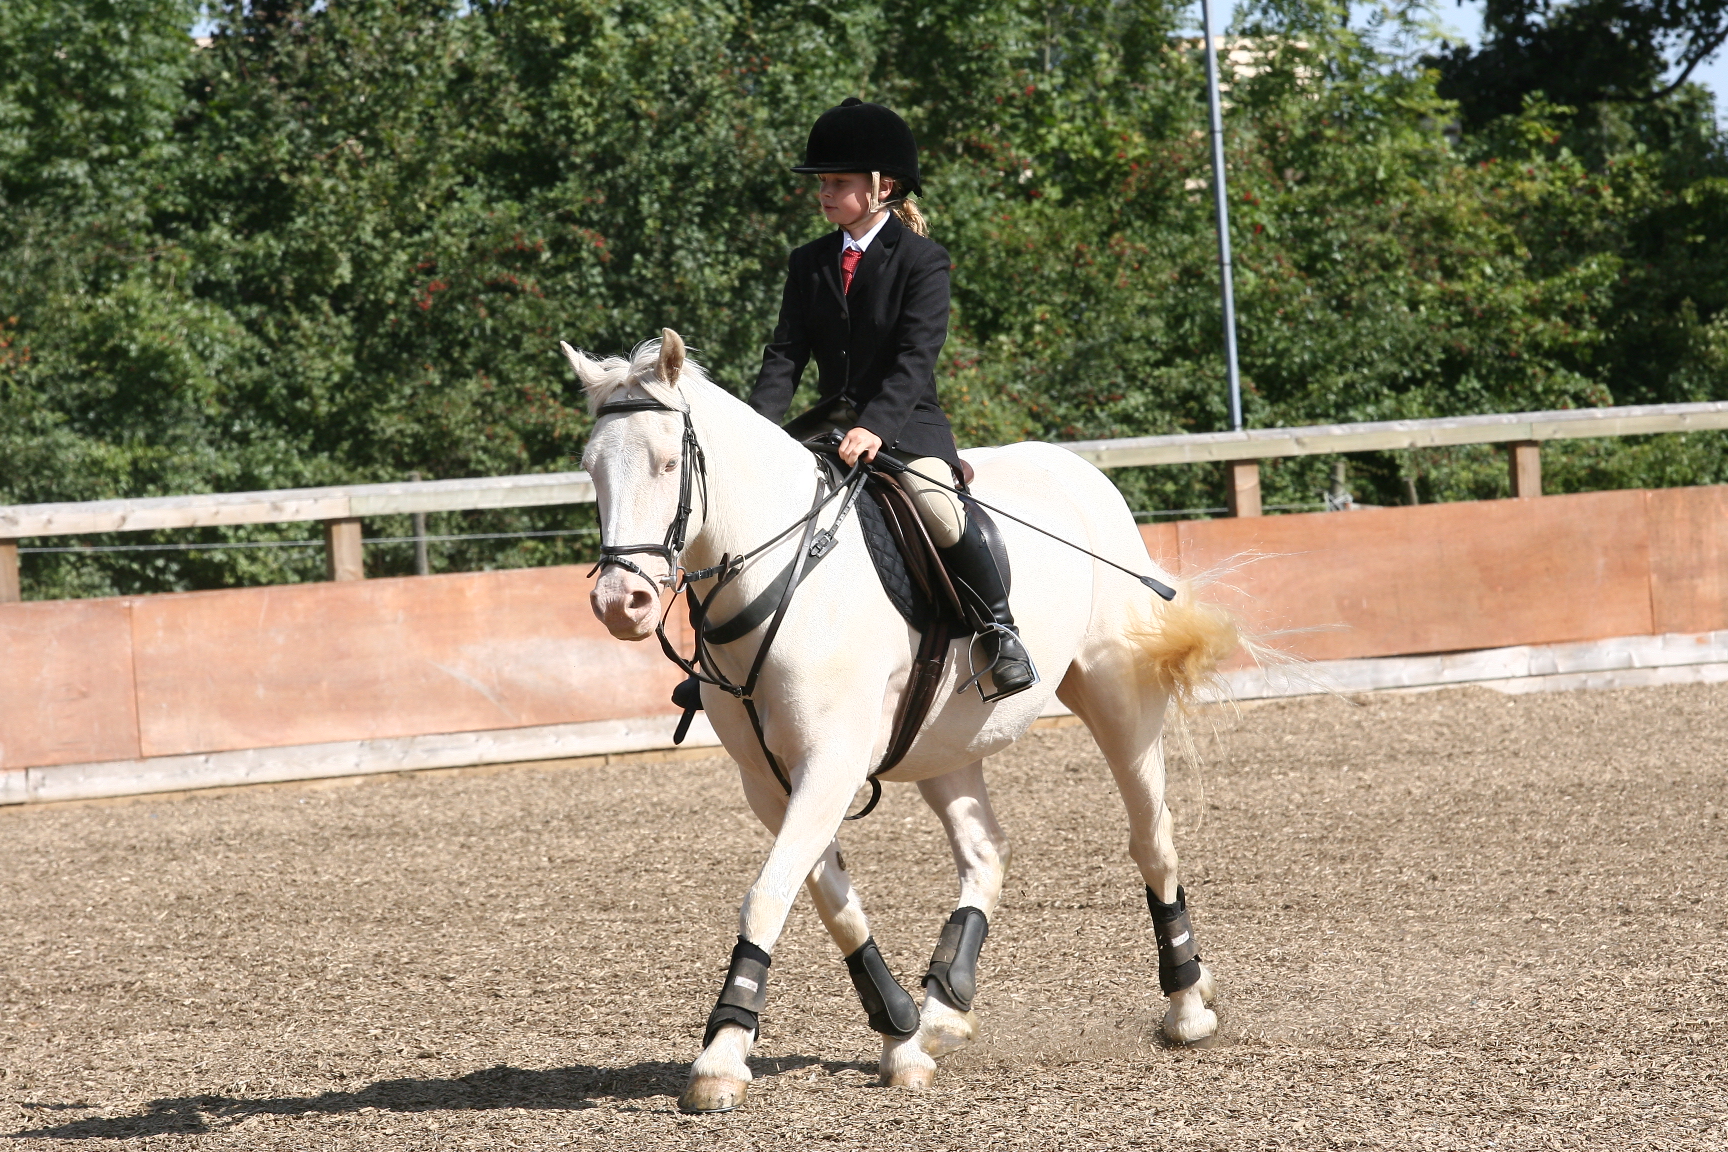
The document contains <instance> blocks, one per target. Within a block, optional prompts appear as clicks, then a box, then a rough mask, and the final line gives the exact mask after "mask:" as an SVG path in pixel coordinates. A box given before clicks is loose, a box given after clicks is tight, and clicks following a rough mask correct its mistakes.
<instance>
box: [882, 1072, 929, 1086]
mask: <svg viewBox="0 0 1728 1152" xmlns="http://www.w3.org/2000/svg"><path fill="white" fill-rule="evenodd" d="M934 1083H936V1069H934V1068H906V1069H903V1070H902V1071H900V1072H897V1073H895V1074H894V1075H893V1076H892V1077H890V1078H888V1079H887V1080H884V1081H883V1082H882V1087H884V1088H910V1089H911V1090H912V1091H914V1092H928V1091H930V1085H932V1084H934Z"/></svg>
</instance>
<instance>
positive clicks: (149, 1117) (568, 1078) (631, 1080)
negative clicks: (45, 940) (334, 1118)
mask: <svg viewBox="0 0 1728 1152" xmlns="http://www.w3.org/2000/svg"><path fill="white" fill-rule="evenodd" d="M752 1063H753V1064H755V1066H756V1071H757V1074H758V1075H759V1076H761V1075H768V1076H773V1075H778V1074H780V1073H783V1072H795V1071H797V1070H799V1069H801V1068H808V1067H811V1066H813V1065H818V1064H819V1065H822V1066H823V1067H824V1068H826V1069H827V1070H828V1071H829V1072H837V1071H840V1070H841V1069H848V1068H859V1069H868V1070H870V1071H874V1070H875V1065H874V1064H870V1065H863V1064H852V1063H848V1062H845V1061H832V1060H829V1061H824V1060H819V1059H817V1058H816V1057H814V1056H782V1057H779V1058H776V1059H771V1060H763V1061H759V1062H758V1061H752ZM689 1069H690V1065H689V1063H688V1062H678V1063H672V1062H668V1061H664V1060H650V1061H644V1062H643V1063H640V1064H631V1065H628V1066H626V1067H622V1068H602V1067H596V1066H594V1065H589V1064H575V1065H572V1066H570V1067H568V1068H548V1069H542V1070H534V1069H528V1068H511V1067H509V1066H508V1065H502V1064H501V1065H498V1066H497V1067H494V1068H486V1069H482V1070H481V1071H479V1072H470V1073H468V1074H467V1075H466V1076H458V1077H456V1078H455V1079H449V1080H416V1079H404V1080H380V1081H378V1082H377V1083H376V1084H369V1085H367V1086H366V1087H364V1088H361V1089H358V1090H357V1091H354V1092H324V1093H321V1094H319V1095H317V1096H279V1097H267V1098H259V1099H247V1098H243V1097H233V1096H182V1097H177V1098H169V1099H162V1100H152V1101H150V1103H149V1104H147V1105H146V1106H145V1108H144V1110H143V1111H142V1112H137V1113H133V1114H132V1115H128V1116H92V1117H87V1118H85V1119H82V1120H71V1121H68V1122H66V1123H64V1124H56V1125H53V1126H52V1127H44V1128H29V1129H25V1130H23V1131H19V1132H12V1133H10V1134H9V1136H10V1138H12V1139H26V1138H30V1139H43V1138H48V1139H55V1140H121V1139H135V1138H137V1137H139V1136H158V1135H165V1134H170V1133H179V1134H182V1135H196V1134H198V1133H203V1132H211V1131H215V1130H217V1129H219V1128H226V1127H228V1126H230V1125H232V1124H236V1123H238V1122H240V1121H242V1120H244V1119H246V1118H247V1117H249V1116H307V1115H314V1116H324V1115H336V1114H339V1113H343V1112H358V1111H360V1110H361V1109H363V1108H375V1109H378V1110H379V1111H382V1112H439V1111H464V1110H471V1111H481V1110H485V1109H491V1108H522V1109H527V1110H531V1111H576V1110H580V1109H583V1108H593V1107H595V1106H596V1105H597V1102H598V1101H600V1100H645V1099H649V1098H652V1097H659V1096H665V1097H675V1096H677V1095H678V1093H679V1092H680V1091H682V1089H683V1087H684V1076H685V1074H686V1073H687V1072H688V1071H689ZM26 1107H31V1108H37V1109H41V1110H44V1111H50V1110H52V1111H61V1110H65V1109H68V1108H76V1107H79V1106H78V1105H60V1104H35V1105H26Z"/></svg>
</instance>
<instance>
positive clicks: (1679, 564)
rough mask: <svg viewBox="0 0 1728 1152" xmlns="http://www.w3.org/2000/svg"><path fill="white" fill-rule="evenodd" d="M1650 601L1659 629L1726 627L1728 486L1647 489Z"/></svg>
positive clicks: (1692, 629) (1700, 630) (1665, 630)
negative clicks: (1648, 504) (1648, 499)
mask: <svg viewBox="0 0 1728 1152" xmlns="http://www.w3.org/2000/svg"><path fill="white" fill-rule="evenodd" d="M1650 601H1651V610H1652V612H1653V613H1654V617H1655V622H1656V631H1658V632H1717V631H1720V630H1722V629H1725V628H1728V487H1724V486H1716V487H1711V488H1664V489H1658V490H1656V491H1653V492H1651V493H1650Z"/></svg>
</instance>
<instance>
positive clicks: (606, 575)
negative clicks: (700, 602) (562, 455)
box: [560, 328, 706, 640]
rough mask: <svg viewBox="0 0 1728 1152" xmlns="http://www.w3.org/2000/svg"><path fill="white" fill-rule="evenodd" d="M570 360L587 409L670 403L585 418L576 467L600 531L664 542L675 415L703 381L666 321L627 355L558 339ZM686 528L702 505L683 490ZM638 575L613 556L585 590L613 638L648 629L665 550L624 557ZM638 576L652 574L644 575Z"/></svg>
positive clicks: (668, 574) (667, 575) (674, 485)
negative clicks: (593, 351)
mask: <svg viewBox="0 0 1728 1152" xmlns="http://www.w3.org/2000/svg"><path fill="white" fill-rule="evenodd" d="M560 347H562V348H563V349H564V355H565V357H567V358H568V359H569V361H570V366H571V367H572V368H574V369H575V370H576V377H577V379H579V380H581V381H582V389H583V391H584V392H585V393H586V394H587V397H588V410H589V411H590V412H598V411H599V410H600V408H601V407H603V406H604V405H607V404H614V403H619V402H621V401H628V400H644V399H652V400H656V401H658V402H659V403H661V404H664V405H666V406H667V408H669V409H671V411H661V410H658V409H648V410H645V411H631V412H613V413H608V414H607V415H604V416H601V417H600V419H599V420H598V421H596V422H595V425H594V431H593V434H592V435H590V436H589V437H588V447H587V450H586V451H584V452H583V454H582V466H583V467H584V468H586V469H587V470H588V474H589V475H590V476H591V477H592V478H593V480H594V494H595V499H596V501H597V502H598V504H599V508H600V533H601V537H600V538H601V539H602V540H604V541H605V542H606V543H607V544H608V545H611V546H613V547H632V546H635V545H641V544H652V545H659V544H662V543H666V542H668V541H667V531H668V529H669V527H670V526H671V524H672V522H673V520H674V519H675V518H676V517H677V515H678V494H679V488H680V484H679V481H680V479H681V473H682V471H683V463H684V417H683V416H682V415H681V413H683V412H686V411H688V410H689V407H690V395H689V392H690V390H691V388H692V386H694V385H696V384H697V383H698V382H702V381H705V380H706V377H705V376H703V374H702V369H701V367H700V366H698V365H697V364H696V363H695V361H692V360H688V359H686V358H685V355H684V341H683V339H682V338H681V337H680V336H679V335H678V333H676V332H674V331H672V329H670V328H665V329H662V330H661V338H660V339H659V340H650V341H647V342H646V343H644V344H641V345H639V346H637V348H636V350H635V351H634V352H632V353H631V354H630V357H629V358H628V359H624V358H621V357H617V356H612V357H607V358H606V359H603V360H597V359H593V358H590V357H588V356H584V355H583V354H582V353H581V352H578V351H577V350H576V349H574V348H572V347H570V345H568V344H561V345H560ZM691 496H692V502H693V503H694V504H695V506H696V507H695V510H694V511H693V512H692V513H691V520H690V523H689V525H688V529H687V534H688V536H694V535H695V534H696V533H697V532H698V531H700V530H701V517H702V516H703V515H704V514H705V513H706V509H704V508H703V507H702V506H701V505H702V501H701V499H700V498H699V494H698V493H696V492H692V494H691ZM625 559H627V560H628V561H629V562H630V564H631V565H633V566H634V567H637V568H640V569H642V571H643V572H646V573H647V574H648V576H647V577H644V576H643V575H642V574H641V573H639V572H634V571H631V569H630V568H629V567H625V566H624V565H622V564H608V565H606V567H605V568H603V569H601V572H600V579H599V580H597V581H596V582H595V584H594V590H593V592H592V593H590V594H589V603H590V604H591V605H592V606H593V608H594V615H595V616H597V617H599V619H600V622H601V623H603V624H605V625H606V630H607V631H608V632H610V633H612V635H614V636H616V637H617V638H618V639H620V640H642V639H645V638H646V637H648V636H649V635H651V634H652V633H653V631H654V625H655V621H656V615H655V614H656V612H657V611H658V609H659V606H660V588H659V587H657V586H656V583H655V581H664V582H665V584H668V585H669V584H670V582H671V578H672V575H673V571H672V564H671V563H669V562H668V558H667V557H666V556H664V555H661V554H656V553H655V552H652V551H649V552H638V553H633V554H630V555H628V556H626V557H625ZM648 577H652V579H649V578H648Z"/></svg>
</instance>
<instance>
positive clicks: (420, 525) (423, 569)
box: [408, 472, 432, 576]
mask: <svg viewBox="0 0 1728 1152" xmlns="http://www.w3.org/2000/svg"><path fill="white" fill-rule="evenodd" d="M408 479H410V480H412V481H414V483H416V484H418V483H419V482H420V473H418V472H410V473H408ZM412 520H413V523H414V574H415V575H416V576H430V575H432V560H431V557H429V556H427V555H426V513H424V512H416V513H414V514H413V516H412Z"/></svg>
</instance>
